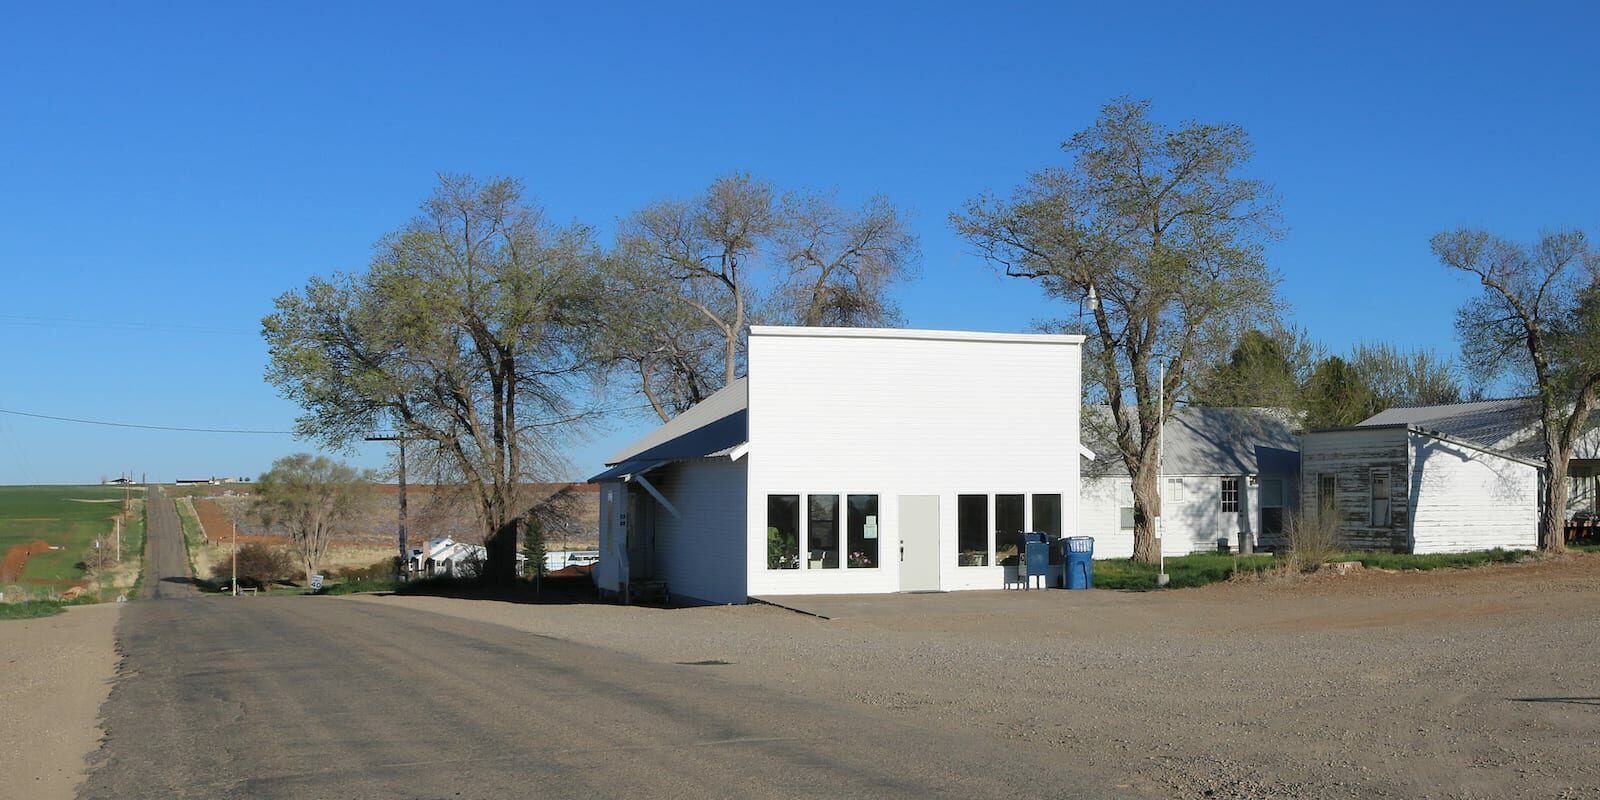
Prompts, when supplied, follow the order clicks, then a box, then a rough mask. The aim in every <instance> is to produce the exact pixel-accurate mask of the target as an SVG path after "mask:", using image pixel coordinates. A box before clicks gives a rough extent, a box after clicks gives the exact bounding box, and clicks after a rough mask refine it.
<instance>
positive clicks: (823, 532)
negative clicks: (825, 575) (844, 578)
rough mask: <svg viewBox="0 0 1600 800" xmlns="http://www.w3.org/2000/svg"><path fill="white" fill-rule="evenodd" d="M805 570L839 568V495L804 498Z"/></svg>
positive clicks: (814, 495) (819, 495) (816, 495)
mask: <svg viewBox="0 0 1600 800" xmlns="http://www.w3.org/2000/svg"><path fill="white" fill-rule="evenodd" d="M806 522H807V524H806V568H807V569H838V568H839V495H836V494H813V495H808V496H807V497H806Z"/></svg>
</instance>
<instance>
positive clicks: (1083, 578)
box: [1067, 536, 1094, 589]
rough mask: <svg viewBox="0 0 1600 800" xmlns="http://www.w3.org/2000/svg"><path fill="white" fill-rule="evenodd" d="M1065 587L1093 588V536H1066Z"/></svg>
mask: <svg viewBox="0 0 1600 800" xmlns="http://www.w3.org/2000/svg"><path fill="white" fill-rule="evenodd" d="M1067 588H1068V589H1092V588H1094V537H1093V536H1069V537H1067Z"/></svg>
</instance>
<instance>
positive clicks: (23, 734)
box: [0, 603, 122, 800]
mask: <svg viewBox="0 0 1600 800" xmlns="http://www.w3.org/2000/svg"><path fill="white" fill-rule="evenodd" d="M121 610H122V606H121V605H119V604H114V603H106V604H101V605H88V606H74V607H72V608H69V609H67V612H66V613H65V614H58V615H56V616H53V617H44V618H41V619H30V620H13V621H7V622H0V642H3V645H0V709H5V713H4V724H3V725H0V763H3V764H6V765H7V766H6V768H5V774H4V775H3V776H0V800H11V798H19V799H20V798H36V799H37V800H52V798H71V797H73V796H74V792H75V789H76V787H77V786H78V784H79V783H81V782H82V781H83V779H84V778H85V777H86V776H87V774H88V761H87V759H88V756H89V755H90V754H91V753H93V752H94V750H95V748H96V747H98V745H99V743H100V736H101V728H100V721H99V720H100V706H101V704H103V703H104V702H105V700H106V698H107V696H109V695H110V693H111V686H112V683H113V682H114V681H115V678H116V669H117V652H116V626H117V619H118V617H119V616H120V613H121Z"/></svg>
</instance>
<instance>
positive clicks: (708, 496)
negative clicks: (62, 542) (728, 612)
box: [649, 458, 749, 603]
mask: <svg viewBox="0 0 1600 800" xmlns="http://www.w3.org/2000/svg"><path fill="white" fill-rule="evenodd" d="M649 480H650V481H651V482H652V483H653V484H655V486H656V488H657V489H658V490H659V491H660V492H661V494H662V495H663V496H664V497H666V498H667V500H669V501H671V502H672V504H673V506H674V507H676V508H677V510H678V513H679V515H681V516H679V517H674V516H673V515H672V514H671V513H669V512H668V511H667V510H666V509H663V508H659V507H658V508H657V509H656V511H655V536H656V546H655V573H656V577H657V578H658V579H661V580H665V581H666V582H667V590H668V591H669V592H671V593H672V595H673V597H674V598H681V599H685V600H691V599H692V600H699V601H701V602H706V603H743V602H745V600H746V599H747V598H748V597H749V593H748V591H747V590H746V586H745V566H744V565H745V546H746V544H745V538H744V537H743V536H742V535H741V534H742V533H743V530H744V521H745V516H746V515H745V508H744V504H745V465H744V463H743V462H736V461H732V460H729V459H727V458H708V459H700V460H696V461H684V462H678V463H675V464H671V465H668V466H666V467H664V468H662V469H661V470H658V471H656V472H654V473H652V474H651V475H650V477H649Z"/></svg>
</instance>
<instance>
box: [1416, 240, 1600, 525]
mask: <svg viewBox="0 0 1600 800" xmlns="http://www.w3.org/2000/svg"><path fill="white" fill-rule="evenodd" d="M1432 245H1433V252H1434V254H1435V255H1437V256H1438V257H1439V261H1440V262H1441V263H1443V264H1444V265H1445V266H1446V267H1449V268H1451V269H1457V270H1460V271H1462V272H1464V273H1466V274H1468V275H1471V276H1472V277H1473V279H1475V280H1476V281H1477V282H1478V283H1479V284H1480V285H1481V286H1482V287H1483V291H1482V293H1480V294H1479V295H1478V296H1477V297H1475V298H1473V299H1472V300H1470V301H1468V303H1467V304H1466V305H1465V306H1463V307H1462V308H1461V309H1460V310H1458V311H1457V314H1456V330H1457V332H1458V334H1459V335H1460V337H1461V349H1462V355H1463V357H1464V358H1465V360H1466V362H1467V365H1468V366H1469V367H1470V368H1471V369H1473V370H1474V371H1476V372H1477V374H1478V375H1479V376H1480V377H1481V378H1483V379H1484V380H1492V379H1494V378H1495V377H1497V376H1500V375H1506V374H1509V375H1510V376H1511V377H1512V378H1513V379H1514V380H1516V381H1518V382H1519V383H1521V384H1522V385H1523V386H1525V387H1526V389H1527V391H1528V392H1529V393H1530V394H1532V395H1533V396H1534V398H1535V402H1536V403H1537V404H1538V409H1539V432H1540V437H1541V441H1542V444H1543V451H1544V462H1545V469H1546V472H1545V480H1544V481H1543V482H1542V484H1541V489H1540V492H1541V495H1542V496H1541V498H1540V501H1541V508H1540V512H1539V513H1540V519H1539V548H1540V549H1542V550H1550V551H1559V550H1563V549H1565V547H1566V538H1565V530H1564V528H1565V523H1566V508H1567V494H1568V491H1569V487H1568V483H1567V472H1568V467H1569V465H1570V464H1571V461H1572V452H1573V449H1574V447H1575V446H1576V445H1577V443H1578V439H1579V437H1580V436H1582V435H1583V433H1584V431H1585V430H1586V429H1587V427H1588V423H1589V415H1590V413H1591V412H1593V410H1594V408H1595V405H1596V403H1597V402H1600V253H1596V251H1595V250H1594V249H1592V248H1591V247H1590V245H1589V241H1588V238H1587V237H1585V236H1584V234H1583V233H1582V232H1581V231H1562V232H1558V233H1551V234H1547V235H1545V236H1543V237H1541V238H1540V239H1539V241H1538V242H1536V243H1534V244H1533V245H1531V246H1529V245H1523V244H1519V243H1516V242H1511V241H1508V240H1505V239H1501V238H1498V237H1495V236H1492V235H1490V234H1488V233H1486V232H1484V231H1478V230H1469V229H1461V230H1455V231H1449V232H1445V233H1440V234H1437V235H1435V236H1434V237H1433V239H1432Z"/></svg>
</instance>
